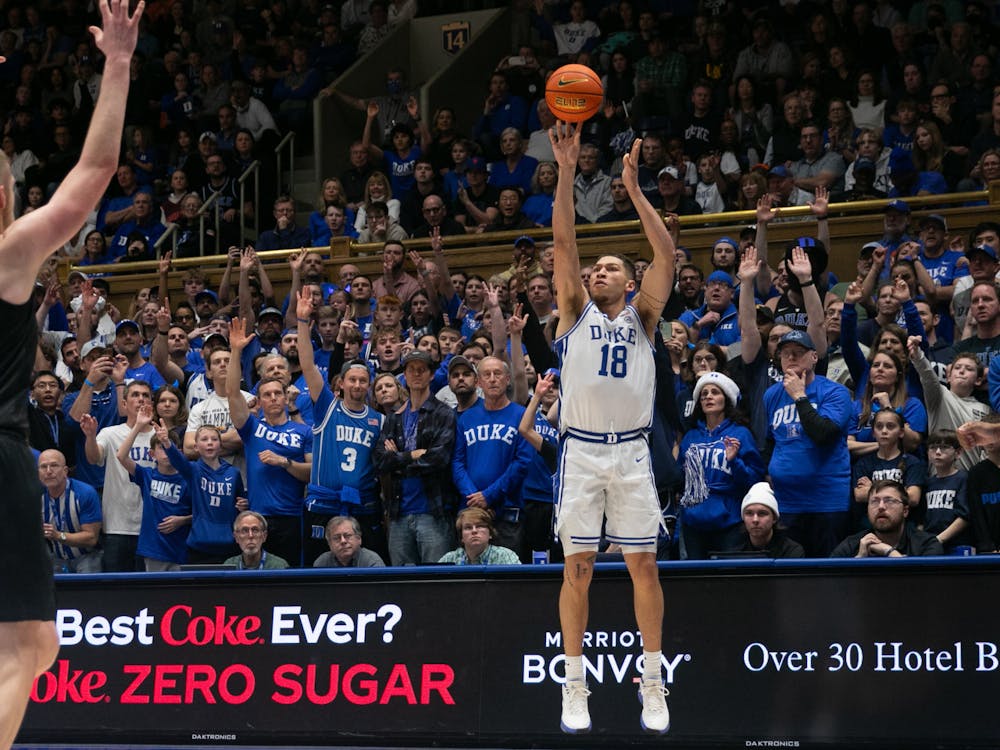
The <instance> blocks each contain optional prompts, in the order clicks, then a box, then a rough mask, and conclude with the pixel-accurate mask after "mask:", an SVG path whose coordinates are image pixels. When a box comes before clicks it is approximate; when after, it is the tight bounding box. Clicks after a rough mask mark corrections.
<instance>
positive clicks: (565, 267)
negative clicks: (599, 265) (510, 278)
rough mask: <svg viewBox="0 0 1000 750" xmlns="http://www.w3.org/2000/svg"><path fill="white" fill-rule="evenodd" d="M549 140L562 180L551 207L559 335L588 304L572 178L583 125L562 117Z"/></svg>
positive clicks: (557, 186) (574, 172)
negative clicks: (580, 126)
mask: <svg viewBox="0 0 1000 750" xmlns="http://www.w3.org/2000/svg"><path fill="white" fill-rule="evenodd" d="M549 140H551V141H552V153H553V154H555V157H556V163H558V164H559V181H558V182H557V183H556V197H555V202H554V204H553V206H552V241H553V243H554V244H555V263H554V269H553V272H552V283H553V285H554V286H555V289H556V296H557V298H558V300H559V326H558V327H557V328H556V335H557V336H561V335H563V334H564V333H566V331H568V330H569V329H570V328H572V327H573V324H574V323H576V319H577V318H578V317H580V313H581V312H582V311H583V307H584V305H585V304H586V303H587V293H586V291H585V290H584V288H583V282H582V281H580V256H579V254H578V253H577V248H576V210H575V209H574V207H573V179H574V178H575V177H576V162H577V158H578V157H579V156H580V128H579V127H574V126H573V125H571V124H569V123H566V122H562V121H561V120H560V121H558V122H556V124H555V126H554V127H553V128H551V129H550V130H549Z"/></svg>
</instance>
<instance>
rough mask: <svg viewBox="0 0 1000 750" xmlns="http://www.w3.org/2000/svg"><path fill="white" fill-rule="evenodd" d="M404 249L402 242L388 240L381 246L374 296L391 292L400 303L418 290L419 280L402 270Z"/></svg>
mask: <svg viewBox="0 0 1000 750" xmlns="http://www.w3.org/2000/svg"><path fill="white" fill-rule="evenodd" d="M405 257H406V249H405V248H404V247H403V243H402V242H394V241H392V240H390V241H389V242H386V243H385V245H383V246H382V276H381V277H380V278H378V279H375V283H374V284H373V285H372V290H373V292H374V294H375V297H376V298H379V297H384V296H385V295H387V294H392V295H394V296H395V297H397V298H398V299H399V301H400V302H401V303H402V304H404V305H405V304H406V303H407V302H409V301H410V297H412V296H413V295H414V294H416V293H417V292H419V291H420V289H421V286H420V282H419V281H417V280H416V279H415V278H413V277H412V276H410V274H408V273H406V272H405V271H404V270H403V259H404V258H405Z"/></svg>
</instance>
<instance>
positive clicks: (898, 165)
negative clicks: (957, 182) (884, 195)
mask: <svg viewBox="0 0 1000 750" xmlns="http://www.w3.org/2000/svg"><path fill="white" fill-rule="evenodd" d="M889 181H890V182H891V183H892V188H891V189H890V190H889V197H890V198H909V197H911V196H914V195H940V194H942V193H947V192H948V183H946V182H945V179H944V176H943V175H942V174H941V173H940V172H931V171H923V172H921V171H918V170H917V168H916V166H915V165H914V163H913V157H912V156H911V155H910V152H909V151H904V150H903V149H898V148H897V149H893V151H892V154H890V156H889Z"/></svg>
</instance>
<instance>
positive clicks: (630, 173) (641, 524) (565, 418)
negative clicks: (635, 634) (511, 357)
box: [550, 122, 674, 734]
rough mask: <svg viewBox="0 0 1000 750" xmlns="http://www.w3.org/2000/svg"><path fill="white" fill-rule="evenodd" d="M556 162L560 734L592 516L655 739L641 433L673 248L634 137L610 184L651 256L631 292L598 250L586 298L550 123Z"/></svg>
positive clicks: (574, 715) (572, 133)
mask: <svg viewBox="0 0 1000 750" xmlns="http://www.w3.org/2000/svg"><path fill="white" fill-rule="evenodd" d="M550 138H551V141H552V150H553V152H554V153H555V156H556V161H557V162H558V164H559V177H560V180H559V182H558V183H557V186H556V197H555V207H554V209H553V215H552V219H553V220H552V236H553V239H554V241H555V253H556V255H555V272H554V277H553V280H554V282H555V287H556V291H557V295H558V299H559V326H558V328H557V329H556V349H557V351H558V352H559V354H560V356H561V357H562V386H561V391H562V408H561V410H560V414H559V422H560V425H559V429H560V439H561V441H562V453H561V458H560V466H559V472H558V492H557V494H556V503H557V506H556V532H557V533H558V534H559V538H560V539H561V540H562V544H563V549H564V550H565V552H566V564H565V568H564V570H563V585H562V591H561V593H560V595H559V619H560V623H561V625H562V638H563V648H564V649H565V651H566V684H565V686H564V687H563V703H562V722H561V726H562V730H563V731H564V732H567V733H570V734H575V733H578V732H587V731H589V730H590V726H591V723H590V712H589V710H588V708H587V696H588V695H589V694H590V692H589V691H588V690H587V684H586V682H585V680H584V675H583V657H582V654H583V634H584V631H585V630H586V627H587V613H588V590H589V587H590V581H591V578H592V577H593V572H594V560H595V559H596V555H597V545H598V542H599V541H600V538H601V521H602V520H603V518H604V517H605V516H607V529H606V536H607V538H608V540H609V541H611V542H614V543H617V544H619V545H621V547H622V550H623V552H624V554H625V564H626V566H627V567H628V571H629V575H630V576H631V577H632V585H633V591H634V603H635V615H636V620H637V623H638V625H639V630H640V632H641V633H642V639H643V649H644V653H643V656H644V658H645V660H644V667H643V676H642V682H641V685H640V688H639V699H640V701H641V702H642V716H641V725H642V727H643V729H644V730H646V731H647V732H652V733H656V734H663V733H665V732H666V731H667V729H668V728H669V727H670V713H669V711H668V710H667V702H666V695H667V690H666V688H665V687H664V686H663V681H662V679H661V677H660V674H661V672H660V663H661V653H660V647H661V640H662V631H663V589H662V588H661V587H660V579H659V573H658V570H657V567H656V537H657V533H658V532H659V529H660V524H661V520H660V519H661V517H660V505H659V501H658V499H657V495H656V490H655V486H654V483H653V472H652V467H651V466H650V459H649V445H648V443H647V440H646V434H647V432H648V430H649V428H650V425H651V423H652V410H653V391H654V380H655V369H654V364H653V343H652V342H653V334H654V331H655V329H656V325H657V323H658V321H659V319H660V313H661V312H662V311H663V307H664V305H665V304H666V301H667V297H668V296H669V295H670V290H671V289H672V288H673V284H674V261H673V258H674V243H673V241H672V240H671V239H670V234H669V233H668V231H667V227H666V225H665V224H664V223H663V220H662V219H661V218H660V217H659V215H658V214H657V213H656V211H655V209H654V208H653V206H652V205H651V204H650V203H649V201H648V200H647V199H646V197H645V196H644V195H643V193H642V191H641V190H640V189H639V176H638V162H639V152H640V147H641V145H642V142H641V141H640V140H636V141H635V143H633V144H632V150H631V153H629V154H626V155H625V157H624V159H623V170H622V180H623V181H624V183H625V187H626V189H627V190H628V194H629V197H630V198H631V199H632V201H633V203H634V204H635V207H636V210H637V211H638V212H639V218H640V220H641V222H642V229H643V232H644V233H645V235H646V238H647V239H648V240H649V243H650V246H651V247H652V251H653V262H652V263H651V264H650V266H649V268H648V269H647V270H646V274H645V276H644V277H643V282H642V289H641V291H639V292H638V294H636V295H635V299H634V302H633V303H631V304H630V303H628V302H627V298H628V296H629V295H630V293H632V292H634V291H635V289H636V284H635V273H634V270H633V266H632V263H631V262H630V261H628V260H626V259H625V258H622V257H621V256H618V255H603V256H601V257H600V258H598V260H597V262H596V263H594V266H593V271H592V272H591V275H590V298H589V299H588V297H587V293H586V291H584V287H583V283H582V282H581V280H580V258H579V256H578V254H577V246H576V231H575V229H574V211H573V173H574V170H575V169H576V161H577V155H578V154H579V152H580V131H579V129H578V128H573V127H572V126H570V125H567V124H566V123H562V122H559V123H556V126H555V128H554V129H553V130H552V131H550Z"/></svg>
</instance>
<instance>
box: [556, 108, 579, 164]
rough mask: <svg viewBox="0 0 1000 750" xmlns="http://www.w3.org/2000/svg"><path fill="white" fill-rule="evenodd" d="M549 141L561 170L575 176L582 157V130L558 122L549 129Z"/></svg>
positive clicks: (567, 123)
mask: <svg viewBox="0 0 1000 750" xmlns="http://www.w3.org/2000/svg"><path fill="white" fill-rule="evenodd" d="M549 141H551V143H552V153H553V155H554V156H555V157H556V163H557V164H559V168H560V169H565V170H566V172H567V174H573V173H574V172H575V171H576V163H577V161H578V159H579V157H580V128H579V127H577V126H575V125H573V124H572V123H569V122H563V121H562V120H556V124H555V125H553V126H552V127H551V128H549Z"/></svg>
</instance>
